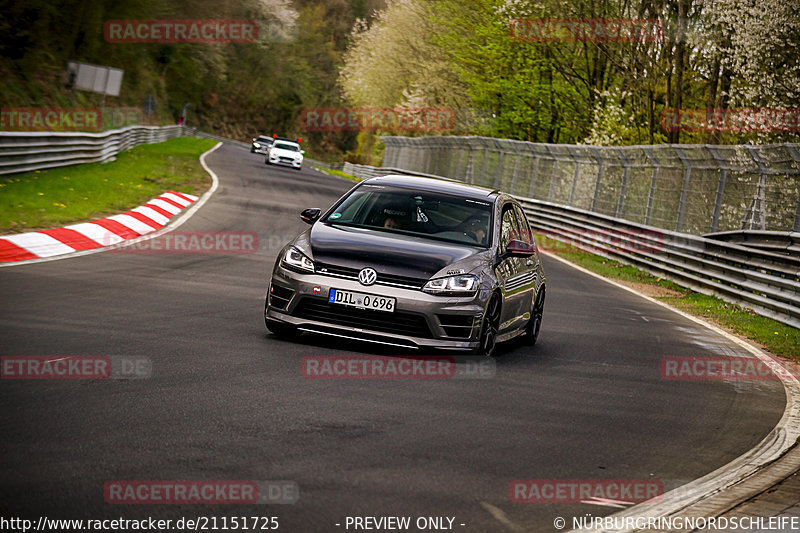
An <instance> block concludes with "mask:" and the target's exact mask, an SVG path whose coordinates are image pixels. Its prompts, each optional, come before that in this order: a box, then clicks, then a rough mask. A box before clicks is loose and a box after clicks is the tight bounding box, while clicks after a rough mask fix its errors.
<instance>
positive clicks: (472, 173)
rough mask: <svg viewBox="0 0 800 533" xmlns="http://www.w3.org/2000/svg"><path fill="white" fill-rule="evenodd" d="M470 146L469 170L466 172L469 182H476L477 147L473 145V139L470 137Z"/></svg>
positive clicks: (468, 156)
mask: <svg viewBox="0 0 800 533" xmlns="http://www.w3.org/2000/svg"><path fill="white" fill-rule="evenodd" d="M468 146H469V154H468V155H467V170H466V171H465V172H464V173H465V174H466V179H467V183H475V148H474V147H473V145H472V139H470V142H469V145H468Z"/></svg>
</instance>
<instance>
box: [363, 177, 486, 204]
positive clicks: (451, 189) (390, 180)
mask: <svg viewBox="0 0 800 533" xmlns="http://www.w3.org/2000/svg"><path fill="white" fill-rule="evenodd" d="M362 184H364V185H367V184H369V185H389V186H394V187H404V188H409V189H416V190H420V191H428V192H439V193H444V194H453V195H457V196H464V197H466V198H474V199H479V200H488V201H494V198H493V197H492V196H494V195H497V193H498V191H497V190H496V189H488V188H486V187H479V186H477V185H470V184H468V183H463V182H460V181H456V180H451V179H448V178H427V177H422V176H407V175H403V174H390V175H388V176H378V177H375V178H370V179H368V180H364V181H363V182H362Z"/></svg>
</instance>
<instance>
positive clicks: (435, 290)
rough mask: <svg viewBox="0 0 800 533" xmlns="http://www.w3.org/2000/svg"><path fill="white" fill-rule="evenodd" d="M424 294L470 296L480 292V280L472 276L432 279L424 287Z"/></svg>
mask: <svg viewBox="0 0 800 533" xmlns="http://www.w3.org/2000/svg"><path fill="white" fill-rule="evenodd" d="M422 290H423V291H424V292H427V293H430V294H438V295H442V296H469V295H470V294H474V293H475V291H476V290H478V278H477V277H476V276H472V275H461V276H450V277H448V278H438V279H432V280H430V281H429V282H428V283H426V284H425V286H424V287H422Z"/></svg>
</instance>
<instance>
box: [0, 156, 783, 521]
mask: <svg viewBox="0 0 800 533" xmlns="http://www.w3.org/2000/svg"><path fill="white" fill-rule="evenodd" d="M207 162H208V164H209V166H210V167H211V168H212V169H214V171H215V172H216V173H217V174H218V176H219V179H220V187H219V189H218V190H217V192H216V193H215V194H214V196H212V197H211V199H210V201H209V202H208V203H206V205H205V206H204V207H203V208H202V209H200V210H199V211H198V212H197V213H196V214H195V215H194V217H193V218H191V219H190V220H189V221H188V222H187V223H186V224H184V225H183V226H182V227H181V231H186V230H198V231H199V230H207V231H249V232H256V233H257V234H258V236H259V242H260V247H259V250H258V251H257V252H256V253H252V254H231V255H219V254H217V255H212V254H163V253H150V254H142V253H139V254H133V253H119V252H116V253H110V252H106V253H99V254H94V255H89V256H85V257H77V258H71V259H66V260H60V261H53V262H47V263H40V264H31V265H21V266H17V267H11V268H3V269H0V294H1V295H2V298H0V355H48V356H58V357H64V356H70V355H132V356H144V357H148V358H150V359H151V360H152V362H153V376H152V378H150V379H142V380H3V381H2V382H1V383H0V412H2V416H1V417H0V418H1V419H0V445H1V449H0V452H1V453H2V474H1V476H2V477H1V479H0V516H3V517H13V516H18V517H32V518H36V517H38V516H40V515H45V516H47V517H49V518H84V519H88V518H92V519H97V518H114V517H131V518H144V517H148V516H153V517H161V518H173V519H176V518H179V517H181V516H185V517H196V516H203V515H204V516H217V517H223V516H227V517H231V516H256V515H260V516H277V517H279V519H280V529H279V530H280V531H298V532H306V531H309V532H310V531H345V528H344V520H345V517H347V516H411V517H412V519H413V518H416V517H418V516H447V517H455V524H456V525H455V529H456V530H461V531H475V532H489V531H508V530H510V529H512V528H514V527H519V528H523V529H524V530H527V531H536V532H540V531H554V528H553V520H554V518H555V517H556V516H562V517H565V518H566V519H567V529H569V527H570V520H571V517H573V516H581V515H585V514H592V515H595V516H597V515H602V514H609V513H611V512H613V511H615V510H616V509H615V508H613V507H607V506H596V505H588V504H584V503H570V504H565V503H561V504H531V503H515V502H512V501H510V499H509V491H508V489H509V483H510V482H511V481H513V480H517V479H553V480H615V479H624V480H645V479H647V480H657V481H660V482H662V483H663V485H664V488H665V490H669V489H672V488H674V487H677V486H679V485H682V484H684V483H687V482H689V481H691V480H693V479H695V478H698V477H700V476H702V475H704V474H706V473H708V472H710V471H712V470H715V469H717V468H718V467H720V466H722V465H724V464H726V463H727V462H728V461H730V460H732V459H734V458H736V457H737V456H739V455H740V454H742V453H743V452H745V451H747V450H748V449H750V448H751V447H753V446H754V445H756V444H757V443H758V442H759V441H760V440H761V439H762V438H763V437H764V435H766V434H767V433H768V432H769V430H770V429H772V427H773V426H774V425H775V424H776V422H777V421H778V420H779V418H780V416H781V414H782V412H783V408H784V403H785V400H784V393H783V389H782V386H781V385H780V383H779V382H774V381H763V382H749V383H728V382H719V381H672V380H665V379H663V378H662V377H661V374H660V370H659V363H660V361H661V360H662V358H664V357H670V356H717V355H737V354H738V355H744V354H742V353H741V351H742V349H741V348H739V347H737V346H735V345H733V344H731V343H730V342H729V341H727V340H726V339H724V338H722V337H719V336H717V335H716V334H714V333H712V332H710V331H706V330H704V329H703V328H701V327H699V326H698V325H697V324H695V323H694V322H691V321H689V320H687V319H685V318H682V317H681V316H678V315H676V314H674V313H671V312H670V311H669V310H667V309H664V308H662V307H660V306H656V305H654V304H652V303H650V302H647V301H645V300H643V299H641V298H638V297H637V296H636V295H633V294H630V293H628V292H626V291H622V290H619V289H618V288H615V287H613V286H611V285H609V284H606V283H603V282H602V281H599V280H597V279H595V278H593V277H591V276H588V275H586V274H583V273H581V272H578V271H576V270H574V269H571V268H570V267H568V266H565V265H563V264H562V263H560V262H557V261H554V260H552V259H551V258H549V257H544V262H545V270H546V274H547V278H548V299H547V305H546V309H545V318H544V324H543V327H542V332H541V337H540V344H538V345H537V346H536V347H535V348H530V347H525V346H519V345H512V346H509V347H506V348H505V349H504V350H502V353H501V355H500V357H499V358H498V359H497V372H496V376H495V377H494V378H492V379H474V380H312V379H306V378H304V377H303V376H302V375H301V370H300V367H301V359H302V358H303V357H305V356H310V355H337V354H339V355H341V354H367V353H376V352H375V349H374V348H372V347H370V346H367V345H360V344H346V343H342V342H338V341H336V342H332V341H331V340H330V339H327V338H321V337H310V336H307V337H303V338H302V339H300V340H299V341H297V342H285V341H281V340H278V339H276V338H275V337H273V336H271V335H269V334H268V333H266V330H265V329H264V325H263V314H262V312H263V304H264V293H265V289H266V284H267V280H268V277H269V273H270V271H271V269H272V265H273V262H274V260H275V256H276V254H277V252H278V250H279V248H280V247H281V246H282V245H283V244H284V243H285V242H286V241H287V240H288V239H289V238H291V237H292V236H293V235H295V234H296V233H298V232H299V231H301V230H302V229H303V228H304V227H305V225H304V223H303V222H302V221H301V220H300V219H299V217H298V213H299V211H300V210H301V209H303V208H306V207H323V208H324V207H327V206H328V205H330V204H331V203H332V202H333V201H334V200H335V199H336V198H337V197H338V196H339V195H341V194H342V193H343V192H345V191H346V190H347V189H348V188H349V187H351V186H352V182H348V181H345V180H340V179H337V178H333V177H328V176H325V175H322V174H320V173H318V172H315V171H313V170H310V169H303V171H301V172H297V171H294V170H291V169H282V168H274V167H266V166H265V165H264V164H263V157H261V156H257V155H254V154H250V153H249V152H248V151H247V150H246V149H242V148H239V147H235V146H230V145H226V146H223V147H222V148H220V149H219V150H217V151H216V152H214V153H213V154H211V155H210V156H209V157H208V160H207ZM384 354H385V352H384ZM194 479H208V480H292V481H295V482H297V484H298V485H299V487H300V500H299V502H298V503H296V504H294V505H258V506H241V505H240V506H236V505H225V506H200V505H183V506H178V505H110V504H107V503H105V502H104V498H103V487H104V484H105V483H106V482H108V481H112V480H194ZM337 523H339V524H342V525H341V526H340V527H337V526H335V524H337ZM462 523H463V524H465V525H464V526H461V525H460V524H462ZM415 530H416V529H412V531H415ZM350 531H353V529H350Z"/></svg>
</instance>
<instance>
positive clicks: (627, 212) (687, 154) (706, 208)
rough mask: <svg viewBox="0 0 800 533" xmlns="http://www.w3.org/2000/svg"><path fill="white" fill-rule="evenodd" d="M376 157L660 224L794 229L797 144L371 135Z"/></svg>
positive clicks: (799, 202) (799, 219)
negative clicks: (379, 152) (380, 153)
mask: <svg viewBox="0 0 800 533" xmlns="http://www.w3.org/2000/svg"><path fill="white" fill-rule="evenodd" d="M381 139H382V140H383V143H384V144H385V146H386V150H385V152H384V159H383V164H384V165H385V166H386V167H394V168H405V169H408V170H413V171H417V172H425V173H430V174H438V175H440V176H447V177H452V178H457V179H462V180H464V181H466V182H467V183H474V184H476V185H483V186H487V187H493V188H497V189H501V190H504V191H508V192H510V193H512V194H515V195H518V196H524V197H528V198H536V199H538V200H544V201H547V202H553V203H557V204H560V205H569V206H572V207H576V208H578V209H584V210H587V211H591V212H594V213H600V214H603V215H608V216H612V217H615V218H620V219H625V220H631V221H634V222H638V223H640V224H646V225H648V226H655V227H659V228H662V229H668V230H674V231H679V232H682V233H691V234H693V235H702V234H705V233H709V232H719V231H732V230H743V229H752V230H769V231H800V144H797V143H794V144H792V143H785V144H772V145H739V146H725V145H644V146H623V147H605V146H604V147H598V146H587V145H564V144H542V143H531V142H525V141H514V140H509V139H495V138H491V137H461V136H447V137H400V136H387V137H381Z"/></svg>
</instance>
